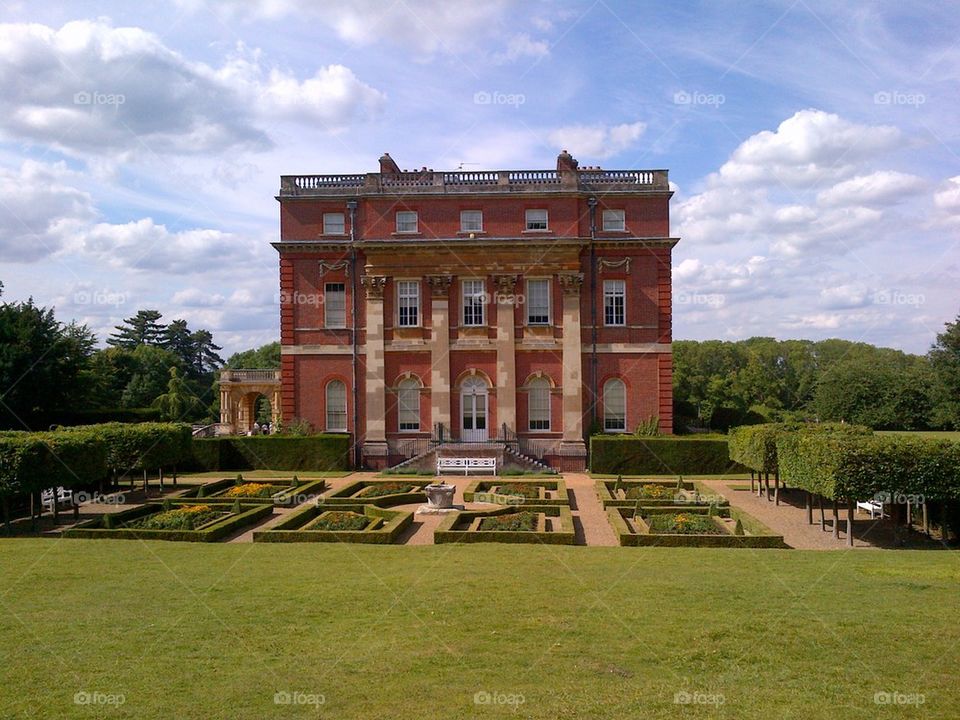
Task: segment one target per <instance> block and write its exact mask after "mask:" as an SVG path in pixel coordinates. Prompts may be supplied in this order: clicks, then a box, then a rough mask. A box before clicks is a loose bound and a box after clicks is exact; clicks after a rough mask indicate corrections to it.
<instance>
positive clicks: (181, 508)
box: [63, 500, 273, 542]
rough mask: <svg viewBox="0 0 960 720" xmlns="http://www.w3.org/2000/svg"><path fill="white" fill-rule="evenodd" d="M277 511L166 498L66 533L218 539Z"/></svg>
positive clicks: (89, 536) (72, 535) (267, 507)
mask: <svg viewBox="0 0 960 720" xmlns="http://www.w3.org/2000/svg"><path fill="white" fill-rule="evenodd" d="M272 513H273V505H272V504H269V503H258V504H254V503H242V502H241V501H240V500H235V501H233V503H232V504H231V505H227V504H222V503H221V504H219V505H216V504H214V505H208V504H206V503H204V504H198V503H197V502H196V501H191V502H182V501H170V500H165V501H164V502H163V503H147V504H146V505H141V506H139V507H134V508H130V509H128V510H121V511H120V512H117V513H109V514H106V515H102V516H100V517H98V518H95V519H93V520H88V521H86V522H82V523H80V524H79V525H76V526H75V527H72V528H70V529H69V530H65V531H64V533H63V537H67V538H85V539H97V538H105V539H121V540H180V541H184V542H214V541H216V540H220V539H222V538H224V537H227V536H228V535H232V534H233V533H235V532H237V531H238V530H241V529H242V528H245V527H248V526H250V525H253V524H255V523H257V522H259V521H260V520H262V519H264V518H266V517H268V516H269V515H271V514H272Z"/></svg>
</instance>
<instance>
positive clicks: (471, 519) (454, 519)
mask: <svg viewBox="0 0 960 720" xmlns="http://www.w3.org/2000/svg"><path fill="white" fill-rule="evenodd" d="M574 539H575V534H574V529H573V516H572V515H571V514H570V508H569V507H567V506H565V505H536V506H525V507H524V509H523V510H517V509H516V508H514V507H510V506H505V507H499V508H496V509H494V510H467V511H462V512H456V513H451V514H449V515H447V516H445V517H444V518H443V519H442V520H441V521H440V524H439V525H438V526H437V529H436V530H435V531H434V533H433V541H434V542H435V543H438V544H439V543H451V542H501V543H539V544H545V545H573V543H574Z"/></svg>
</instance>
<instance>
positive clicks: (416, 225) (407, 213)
mask: <svg viewBox="0 0 960 720" xmlns="http://www.w3.org/2000/svg"><path fill="white" fill-rule="evenodd" d="M401 216H402V218H403V219H402V220H401ZM411 216H412V218H413V229H412V230H403V229H401V223H404V224H405V223H407V222H409V221H410V218H411ZM396 228H397V232H398V233H404V234H407V233H416V232H420V216H419V215H418V214H417V211H416V210H397V216H396Z"/></svg>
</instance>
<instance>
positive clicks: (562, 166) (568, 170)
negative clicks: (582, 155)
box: [557, 150, 580, 189]
mask: <svg viewBox="0 0 960 720" xmlns="http://www.w3.org/2000/svg"><path fill="white" fill-rule="evenodd" d="M579 164H580V163H578V162H577V160H576V158H574V157H573V155H571V154H570V153H568V152H567V151H566V150H563V151H561V152H560V154H559V155H557V175H559V176H560V186H561V187H563V188H571V189H574V188H576V187H577V186H578V185H579V176H578V174H577V167H578V166H579Z"/></svg>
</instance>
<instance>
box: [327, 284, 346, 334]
mask: <svg viewBox="0 0 960 720" xmlns="http://www.w3.org/2000/svg"><path fill="white" fill-rule="evenodd" d="M323 324H324V326H325V327H328V328H345V327H346V326H347V286H346V285H345V284H343V283H327V284H326V285H324V286H323Z"/></svg>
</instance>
